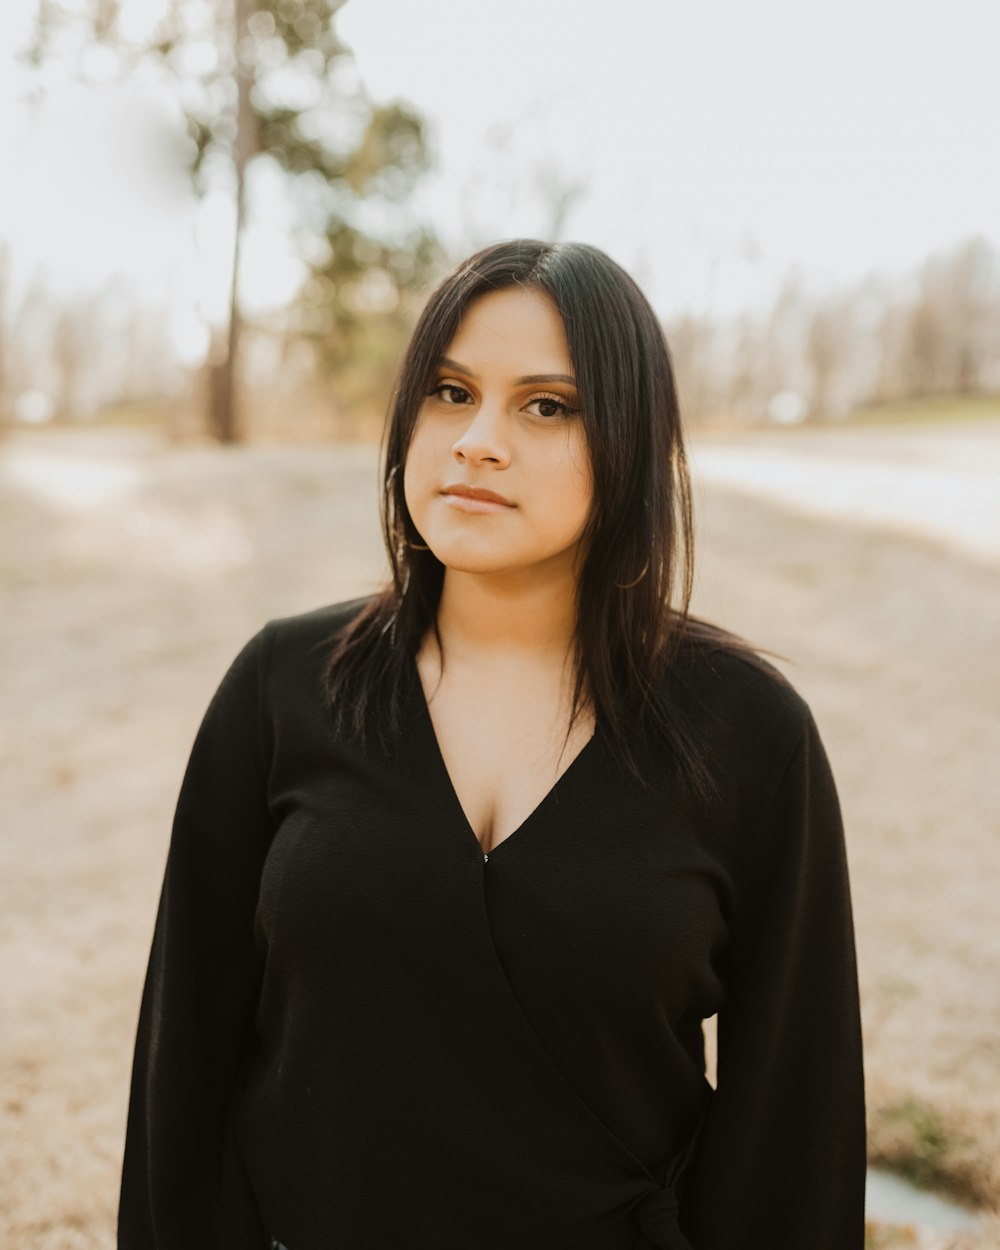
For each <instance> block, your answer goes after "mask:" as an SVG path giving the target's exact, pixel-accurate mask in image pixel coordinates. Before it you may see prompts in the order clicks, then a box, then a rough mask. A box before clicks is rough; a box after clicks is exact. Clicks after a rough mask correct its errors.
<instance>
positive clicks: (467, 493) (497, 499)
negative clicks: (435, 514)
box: [441, 483, 515, 512]
mask: <svg viewBox="0 0 1000 1250" xmlns="http://www.w3.org/2000/svg"><path fill="white" fill-rule="evenodd" d="M441 494H442V497H443V498H444V500H445V502H446V503H449V504H451V505H452V507H455V508H458V509H459V511H461V512H503V511H504V510H505V509H507V508H513V507H515V505H514V504H512V503H511V501H510V500H509V499H507V498H505V497H504V496H503V495H498V494H497V493H496V491H492V490H483V489H481V488H478V487H474V486H463V485H461V484H459V483H456V484H455V485H454V486H446V487H445V488H444V490H443V491H442V492H441Z"/></svg>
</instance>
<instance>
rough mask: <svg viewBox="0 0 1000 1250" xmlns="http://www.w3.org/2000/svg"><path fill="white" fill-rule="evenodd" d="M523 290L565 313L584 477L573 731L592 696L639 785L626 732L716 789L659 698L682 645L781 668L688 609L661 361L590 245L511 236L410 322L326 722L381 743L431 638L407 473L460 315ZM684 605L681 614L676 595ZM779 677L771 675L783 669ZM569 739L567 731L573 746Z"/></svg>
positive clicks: (689, 560) (673, 710)
mask: <svg viewBox="0 0 1000 1250" xmlns="http://www.w3.org/2000/svg"><path fill="white" fill-rule="evenodd" d="M514 285H518V286H521V287H529V288H534V289H537V290H538V291H540V292H541V293H543V294H545V295H547V296H548V297H549V299H551V300H552V302H553V303H554V304H555V307H556V308H557V309H558V311H559V313H560V315H561V317H562V321H563V326H564V328H565V333H566V339H567V343H568V346H569V352H570V357H571V359H572V362H573V369H574V374H575V377H576V387H577V390H578V392H579V395H580V400H581V410H582V420H583V423H584V430H585V433H586V439H587V444H588V447H589V451H590V459H591V465H592V471H593V482H594V496H593V505H592V508H591V513H590V516H589V518H588V520H587V524H586V528H585V531H584V534H583V537H582V541H581V549H582V550H583V551H585V553H586V554H585V558H584V560H583V563H582V567H581V570H580V574H579V578H578V584H577V618H576V619H577V626H576V637H575V646H574V660H575V673H576V676H575V688H574V695H573V703H572V715H571V718H570V725H572V724H573V722H574V721H575V719H576V718H577V716H578V715H579V714H580V712H581V710H582V708H583V706H584V703H585V699H586V696H585V693H584V692H585V691H589V698H590V700H591V703H592V706H593V710H594V713H595V715H596V717H597V718H598V722H599V724H602V725H603V727H604V729H605V730H606V731H607V737H608V740H609V742H610V743H611V746H612V749H613V750H615V751H616V752H617V754H618V757H619V759H620V761H621V762H622V763H623V764H624V765H625V767H626V768H627V769H628V771H629V772H630V773H632V775H634V776H635V777H636V778H637V779H638V780H640V782H642V781H644V780H645V779H644V778H643V776H642V772H641V769H640V766H639V763H638V757H637V753H636V751H635V749H634V747H635V745H636V738H635V735H636V734H638V735H639V740H640V741H645V742H648V741H651V740H657V739H658V740H660V741H661V742H663V743H665V744H666V745H667V746H668V748H669V749H670V758H671V759H672V760H673V761H674V763H675V764H676V766H677V767H678V768H679V769H680V771H681V773H682V775H683V776H684V777H685V778H686V780H687V781H688V782H689V784H691V785H692V786H693V788H694V789H695V791H696V793H698V794H699V795H701V796H702V797H703V798H705V799H709V798H711V797H712V796H713V795H714V794H715V793H716V788H715V785H714V782H713V778H712V775H711V771H710V769H709V767H708V764H707V761H706V758H705V755H706V752H705V749H704V745H703V744H702V743H700V742H699V734H698V732H697V727H696V726H695V725H694V724H693V723H691V722H690V718H685V717H684V716H682V714H681V712H680V709H679V708H678V707H677V706H676V705H675V704H674V703H673V701H671V700H669V699H667V698H665V697H664V696H665V690H664V678H665V676H666V674H667V671H668V670H669V669H670V667H671V665H672V664H674V663H675V662H676V661H677V660H678V658H679V657H680V652H681V650H682V649H683V648H684V647H686V646H687V647H691V646H701V647H705V648H708V649H717V650H718V649H721V650H724V651H727V652H729V653H733V654H738V655H740V656H742V657H743V658H745V659H747V660H749V661H750V662H751V663H753V664H756V665H757V666H759V667H764V668H767V669H768V671H771V672H776V670H773V669H771V668H770V666H769V665H767V664H766V663H765V662H764V661H762V660H761V659H760V657H759V656H758V655H757V653H756V651H755V650H754V649H753V648H752V647H751V646H750V645H749V644H748V643H746V642H745V641H744V640H743V639H741V638H739V637H738V636H736V635H734V634H732V633H730V632H729V631H726V630H723V629H722V628H720V627H719V626H715V625H712V624H710V623H709V622H707V621H704V620H701V619H700V618H698V617H695V616H692V615H690V614H689V612H688V605H689V603H690V599H691V593H692V588H693V582H694V548H693V540H694V525H693V518H692V507H691V483H690V478H689V475H688V468H687V459H686V456H685V452H684V442H683V438H682V434H681V421H680V412H679V408H678V402H677V391H676V386H675V383H674V373H673V368H672V365H671V361H670V354H669V350H668V347H667V343H666V339H665V337H664V334H663V330H662V327H661V326H660V324H659V322H658V320H657V318H656V314H655V313H654V312H653V310H652V308H651V307H650V305H649V303H648V301H647V300H646V298H645V296H644V295H643V293H642V291H641V290H640V289H639V287H638V286H637V285H636V283H635V282H634V281H633V279H632V278H631V277H630V276H629V275H628V274H627V273H626V272H625V271H624V270H623V269H622V268H621V267H620V266H619V265H617V264H616V263H615V262H614V261H613V260H611V259H610V257H608V256H607V255H605V253H604V252H602V251H600V250H599V249H598V248H595V247H591V246H589V245H587V244H583V243H544V242H541V241H539V240H537V239H513V240H510V241H508V242H503V243H497V244H494V245H492V246H490V247H486V248H483V249H482V250H481V251H479V252H476V253H475V255H473V256H471V257H469V259H468V260H466V261H463V262H462V263H461V264H460V265H458V266H457V267H456V268H455V269H453V270H452V272H451V273H450V274H448V275H447V276H446V277H445V278H444V279H443V281H442V282H441V283H440V284H439V285H438V287H437V288H436V289H435V290H434V292H433V293H432V294H431V296H430V299H429V300H428V302H427V305H426V307H425V308H424V310H423V313H422V314H421V316H420V319H419V321H418V322H417V325H416V328H415V330H414V332H413V336H412V338H411V340H410V344H409V347H408V349H407V352H406V355H405V357H404V359H403V363H402V366H401V369H400V372H399V376H398V378H397V382H396V387H395V391H394V394H393V398H392V401H391V406H390V411H389V418H388V422H387V425H386V429H385V434H384V438H383V447H382V452H383V455H382V462H383V473H382V510H381V511H382V531H383V536H384V539H385V545H386V550H387V552H388V556H389V563H390V569H391V575H392V577H391V583H390V584H388V585H387V586H386V587H385V588H384V589H383V590H382V591H381V592H380V593H377V594H376V595H374V596H372V597H371V598H370V599H369V600H368V602H367V603H365V604H364V605H363V606H362V608H361V609H360V611H359V612H357V613H356V614H355V615H354V616H353V617H352V619H351V620H349V621H348V622H347V624H346V625H345V626H344V627H343V628H342V629H341V630H340V631H339V633H338V634H337V635H335V637H334V638H333V639H331V640H330V642H331V643H332V650H331V651H330V653H329V655H328V658H327V662H326V668H325V671H324V680H325V684H326V689H327V694H328V697H329V700H330V704H331V708H332V711H333V715H334V718H335V723H336V725H337V728H338V729H339V730H340V731H342V732H343V731H347V730H350V731H351V732H353V733H355V734H357V735H359V736H360V737H361V738H362V739H365V738H366V737H367V735H368V734H369V733H370V732H371V729H372V727H373V726H374V727H376V728H377V730H378V732H379V734H380V736H381V737H382V739H383V741H384V742H387V741H388V740H389V739H390V738H391V737H392V736H393V735H394V734H395V733H397V732H398V730H399V726H400V716H401V711H402V701H403V698H404V696H405V683H406V680H407V678H408V677H409V678H410V679H411V680H412V671H413V670H412V664H411V662H412V660H413V658H414V657H415V656H416V654H417V651H418V650H419V647H420V643H421V641H422V639H423V638H424V636H425V635H426V633H427V631H428V629H433V630H434V633H435V636H436V638H437V641H438V645H439V649H440V651H441V655H442V662H443V661H444V650H443V647H442V646H441V636H440V634H439V633H438V625H437V606H438V602H439V600H440V596H441V588H442V585H443V582H444V566H443V564H442V563H441V562H440V561H439V560H438V559H437V557H436V556H435V555H434V554H433V553H432V552H431V551H429V550H427V549H426V548H424V547H423V546H422V539H421V536H420V534H419V532H418V531H417V529H416V527H415V526H414V524H413V520H412V518H411V516H410V514H409V512H408V510H407V507H406V501H405V499H404V495H403V465H404V464H405V461H406V455H407V451H408V449H409V446H410V440H411V438H412V435H413V429H414V426H415V424H416V421H417V418H418V416H419V413H420V408H421V405H422V403H423V401H424V399H425V397H426V395H427V392H428V390H429V388H430V386H431V385H432V383H433V380H434V375H435V371H436V369H437V367H438V363H439V360H440V358H441V357H442V356H443V355H445V354H446V352H447V348H448V345H449V344H450V343H451V341H452V340H453V338H454V337H455V335H456V333H457V331H458V328H459V323H460V321H461V319H462V316H463V314H464V313H465V311H466V310H467V309H468V308H469V306H470V304H472V302H473V301H474V300H476V299H477V298H478V297H479V296H481V295H485V294H486V293H487V292H489V291H496V290H499V289H502V288H504V287H510V286H514ZM675 598H676V600H677V602H676V604H675V603H674V600H675ZM779 676H780V674H779ZM568 737H569V730H568V729H567V740H568Z"/></svg>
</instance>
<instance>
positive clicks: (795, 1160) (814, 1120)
mask: <svg viewBox="0 0 1000 1250" xmlns="http://www.w3.org/2000/svg"><path fill="white" fill-rule="evenodd" d="M748 849H749V852H750V853H749V856H748V857H747V860H746V862H745V865H744V873H743V878H742V880H743V885H742V886H741V888H740V892H739V897H738V901H737V916H736V922H735V927H734V934H733V939H732V943H731V946H730V955H729V958H728V961H727V967H726V970H725V981H726V985H727V997H726V1002H725V1005H724V1007H723V1009H722V1011H721V1012H720V1014H719V1071H718V1088H717V1090H716V1093H715V1095H714V1097H713V1099H712V1105H711V1109H710V1111H709V1113H708V1117H707V1119H706V1122H705V1126H704V1133H703V1137H702V1140H701V1143H700V1147H699V1150H698V1153H697V1156H696V1158H695V1160H694V1162H693V1166H692V1169H691V1172H690V1174H689V1176H688V1177H686V1178H685V1188H686V1190H687V1194H686V1199H685V1203H684V1216H683V1217H682V1220H681V1222H682V1224H683V1226H684V1227H685V1230H686V1231H687V1232H688V1236H689V1237H690V1239H691V1242H692V1244H693V1245H694V1246H696V1247H697V1248H698V1250H737V1247H738V1250H861V1248H862V1245H863V1242H864V1186H865V1111H864V1086H863V1076H862V1064H861V1026H860V1014H859V1007H858V988H857V971H856V963H855V949H854V932H853V921H852V913H851V900H850V889H849V883H848V876H847V861H846V854H845V848H844V834H843V825H842V819H841V812H840V806H839V802H838V798H837V792H836V788H835V786H834V781H833V776H832V774H831V771H830V766H829V762H828V760H827V756H826V753H825V751H824V749H823V745H822V742H821V741H820V737H819V733H818V730H817V728H816V725H815V722H814V720H813V718H812V715H811V713H809V711H808V709H807V712H806V721H805V724H804V726H803V729H802V733H801V736H800V737H799V740H798V742H797V745H796V746H795V749H794V751H793V753H792V756H791V758H790V760H789V762H788V765H787V767H786V768H785V770H784V773H783V775H782V777H781V779H780V781H779V783H778V785H777V788H776V790H775V793H774V797H773V800H772V801H771V803H770V806H769V808H768V810H767V813H766V815H765V817H764V819H763V822H762V824H761V825H760V827H759V830H758V836H757V837H755V838H754V840H753V843H752V845H750V846H749V848H748Z"/></svg>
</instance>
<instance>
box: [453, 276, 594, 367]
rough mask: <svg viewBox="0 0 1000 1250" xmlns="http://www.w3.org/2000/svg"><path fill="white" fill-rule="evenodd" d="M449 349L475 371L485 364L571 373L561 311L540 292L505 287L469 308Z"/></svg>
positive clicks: (473, 303) (456, 358) (462, 362)
mask: <svg viewBox="0 0 1000 1250" xmlns="http://www.w3.org/2000/svg"><path fill="white" fill-rule="evenodd" d="M446 354H447V355H448V356H449V357H451V359H452V360H455V361H458V362H459V363H461V364H464V365H468V366H469V367H470V368H471V369H473V370H475V371H476V372H478V371H479V369H478V368H477V365H478V366H479V368H486V367H487V366H490V367H495V368H496V369H498V370H500V369H510V371H512V372H513V371H516V372H517V373H571V372H572V362H571V360H570V355H569V346H568V344H567V342H566V332H565V330H564V328H563V322H562V317H561V316H560V315H559V311H558V309H557V308H556V306H555V304H554V303H553V302H552V301H551V300H550V299H549V298H548V296H546V295H544V294H543V293H542V292H540V291H538V290H535V289H533V288H526V287H521V286H512V287H504V288H503V289H502V290H500V291H490V292H489V293H488V294H486V295H481V296H479V297H478V298H477V299H475V300H474V301H473V302H472V303H471V304H470V305H469V307H468V308H467V309H466V310H465V313H464V315H463V317H462V320H461V322H460V324H459V327H458V331H457V333H456V334H455V337H454V338H453V339H452V341H451V342H450V343H449V344H448V348H447V352H446Z"/></svg>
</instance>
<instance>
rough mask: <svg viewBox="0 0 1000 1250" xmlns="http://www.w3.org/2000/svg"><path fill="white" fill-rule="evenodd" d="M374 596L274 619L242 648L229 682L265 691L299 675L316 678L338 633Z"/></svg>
mask: <svg viewBox="0 0 1000 1250" xmlns="http://www.w3.org/2000/svg"><path fill="white" fill-rule="evenodd" d="M374 598H375V596H374V595H362V596H359V597H358V598H356V599H344V600H341V601H339V602H337V603H329V604H324V605H323V606H321V607H317V608H312V609H310V610H309V611H306V612H297V613H294V614H292V615H289V616H278V617H272V618H271V619H270V620H268V621H266V622H265V623H264V625H262V626H261V627H260V628H259V629H258V630H257V632H256V633H255V634H254V635H253V637H251V638H250V639H249V640H248V641H247V642H245V643H244V644H243V646H242V648H241V649H240V651H239V653H238V655H237V656H236V659H235V660H234V661H233V663H232V665H231V666H230V670H229V673H228V674H227V677H226V681H227V682H228V683H230V684H232V683H233V682H236V681H238V680H240V679H241V678H242V679H243V680H244V681H245V682H250V681H254V682H255V683H257V684H258V685H263V686H264V687H265V688H266V687H268V686H273V685H274V683H275V682H277V683H278V684H279V685H281V684H282V682H283V681H284V680H286V679H287V680H291V679H293V678H294V677H295V676H296V675H298V676H303V675H306V674H309V675H310V676H312V675H314V674H315V673H316V672H317V671H318V670H319V669H320V668H321V667H322V663H323V660H324V659H325V658H326V656H327V655H328V654H329V652H330V649H331V647H332V645H333V640H334V638H335V636H336V634H337V632H338V631H339V630H340V629H341V628H342V627H343V626H344V625H347V624H348V623H349V622H350V621H352V620H353V619H354V618H355V617H356V616H357V615H358V614H359V613H360V612H361V611H362V610H363V609H364V607H365V606H366V605H367V604H368V603H370V602H371V601H372V599H374Z"/></svg>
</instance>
